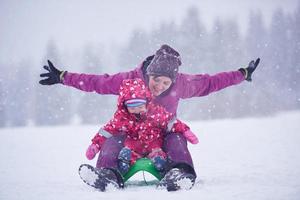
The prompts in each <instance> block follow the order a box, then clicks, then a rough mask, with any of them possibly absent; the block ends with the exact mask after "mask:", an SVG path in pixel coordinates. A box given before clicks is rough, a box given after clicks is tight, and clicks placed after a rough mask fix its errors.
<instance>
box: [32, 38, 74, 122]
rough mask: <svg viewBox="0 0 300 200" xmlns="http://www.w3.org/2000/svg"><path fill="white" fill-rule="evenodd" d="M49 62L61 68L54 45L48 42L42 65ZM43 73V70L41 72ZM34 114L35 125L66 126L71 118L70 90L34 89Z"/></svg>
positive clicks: (57, 88)
mask: <svg viewBox="0 0 300 200" xmlns="http://www.w3.org/2000/svg"><path fill="white" fill-rule="evenodd" d="M48 59H49V60H51V61H52V62H53V63H54V65H55V66H57V67H58V68H63V67H60V66H61V63H62V62H61V59H60V54H59V52H58V49H57V47H56V44H55V43H54V42H53V41H49V43H48V45H47V49H46V56H45V59H43V64H45V63H46V61H47V60H48ZM41 72H42V73H45V70H44V69H43V70H42V71H41ZM36 90H37V91H36V94H35V95H36V100H35V101H36V113H35V121H36V124H37V125H59V124H68V123H69V122H70V118H71V113H70V109H71V106H70V105H71V103H70V101H71V100H70V90H69V89H66V88H65V87H58V86H56V85H54V86H51V87H45V86H41V85H38V86H37V87H36Z"/></svg>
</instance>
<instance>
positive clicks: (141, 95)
mask: <svg viewBox="0 0 300 200" xmlns="http://www.w3.org/2000/svg"><path fill="white" fill-rule="evenodd" d="M130 99H145V100H146V101H147V102H150V101H151V100H152V94H151V92H150V91H149V89H148V87H146V85H145V83H144V81H143V80H142V79H139V78H136V79H125V80H123V82H122V85H121V86H120V90H119V98H118V108H119V109H122V108H125V107H124V103H125V101H127V100H130Z"/></svg>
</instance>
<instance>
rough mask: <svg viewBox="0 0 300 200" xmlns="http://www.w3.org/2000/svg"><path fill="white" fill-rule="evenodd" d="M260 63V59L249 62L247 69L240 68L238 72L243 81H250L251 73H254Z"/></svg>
mask: <svg viewBox="0 0 300 200" xmlns="http://www.w3.org/2000/svg"><path fill="white" fill-rule="evenodd" d="M259 62H260V58H257V59H256V61H255V62H254V60H251V61H250V63H249V65H248V67H247V68H240V69H239V71H240V72H242V73H243V75H244V76H245V80H247V81H252V73H253V72H254V71H255V69H256V67H257V66H258V64H259Z"/></svg>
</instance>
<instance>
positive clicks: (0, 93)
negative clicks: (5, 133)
mask: <svg viewBox="0 0 300 200" xmlns="http://www.w3.org/2000/svg"><path fill="white" fill-rule="evenodd" d="M4 102H5V101H4V88H3V80H2V78H1V79H0V127H4V126H5V124H6V116H5V110H6V108H5V104H4Z"/></svg>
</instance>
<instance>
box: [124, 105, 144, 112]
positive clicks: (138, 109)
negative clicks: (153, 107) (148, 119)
mask: <svg viewBox="0 0 300 200" xmlns="http://www.w3.org/2000/svg"><path fill="white" fill-rule="evenodd" d="M127 110H128V112H129V113H133V114H140V113H142V112H146V111H147V108H146V104H143V105H140V106H135V107H127Z"/></svg>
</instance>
